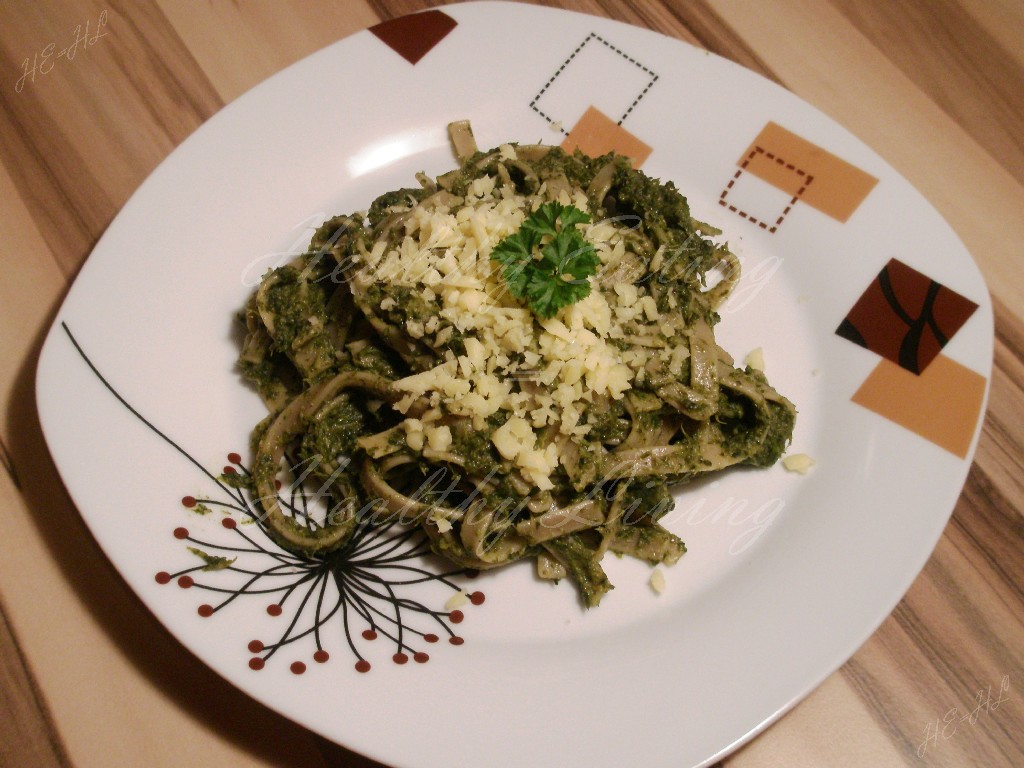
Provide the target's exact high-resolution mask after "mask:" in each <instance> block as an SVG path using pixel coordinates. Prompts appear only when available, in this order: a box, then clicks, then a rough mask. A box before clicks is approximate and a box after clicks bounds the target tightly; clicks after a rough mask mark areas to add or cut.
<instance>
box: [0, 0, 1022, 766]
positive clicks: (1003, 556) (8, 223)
mask: <svg viewBox="0 0 1024 768" xmlns="http://www.w3.org/2000/svg"><path fill="white" fill-rule="evenodd" d="M435 4H436V3H433V2H429V1H428V0H355V1H353V2H348V1H346V2H338V1H337V0H334V1H333V2H327V1H326V0H317V1H315V2H301V3H299V2H296V3H294V4H288V3H284V2H274V1H273V0H263V1H262V2H246V3H241V4H237V3H228V2H213V3H192V2H186V1H185V0H139V2H131V3H126V2H117V3H110V4H109V5H108V4H106V3H104V2H103V1H102V0H49V1H48V2H46V3H39V2H36V0H5V2H4V3H3V5H2V7H0V61H2V67H0V103H2V105H3V109H2V110H0V204H2V215H0V265H2V272H0V274H2V276H3V278H2V280H0V313H2V318H0V356H2V359H3V365H2V366H0V388H2V395H3V402H4V418H3V419H2V420H0V439H2V442H0V463H2V468H3V470H4V471H2V472H0V514H2V515H3V536H2V537H0V765H3V766H17V767H18V768H21V767H22V766H50V765H77V766H105V767H107V766H129V765H140V764H145V765H148V766H185V765H230V766H242V765H245V766H249V765H274V766H294V767H296V768H298V767H299V766H323V765H346V766H368V765H372V763H371V762H369V761H367V760H365V759H364V758H361V757H359V756H356V755H354V754H352V753H350V752H347V751H346V750H344V749H342V748H340V747H337V746H334V745H331V744H329V743H327V742H325V741H324V740H322V739H320V738H319V737H317V736H315V735H313V734H311V733H309V732H308V731H306V730H304V729H303V728H302V727H300V726H298V725H296V724H294V723H292V722H290V721H287V720H285V719H283V718H281V717H279V716H277V715H276V714H274V713H272V712H270V711H269V710H267V709H265V708H264V707H263V706H261V705H259V704H257V703H255V702H253V701H251V700H250V699H248V698H247V697H246V696H245V695H243V694H242V693H240V692H238V691H237V690H235V689H234V688H232V687H230V686H229V685H228V684H226V683H224V682H223V681H222V680H221V679H220V678H219V677H218V676H217V675H216V674H214V673H213V672H211V671H210V670H209V669H207V668H206V667H205V666H204V665H202V664H201V663H199V662H198V661H197V660H196V659H195V658H193V657H192V656H191V655H190V654H189V653H188V652H187V651H185V650H184V649H183V648H182V647H180V646H179V645H178V644H177V643H176V642H175V641H173V640H172V639H171V638H170V636H169V635H168V634H167V633H166V632H165V630H164V629H163V628H162V627H161V626H159V625H158V624H157V623H156V621H155V620H154V619H153V618H152V617H151V616H150V614H149V613H148V612H147V611H146V609H145V608H143V606H142V605H141V603H140V602H139V601H138V600H137V599H136V598H135V597H134V595H133V594H132V593H131V592H130V591H129V590H128V588H127V587H126V586H125V585H124V583H122V581H121V579H120V578H119V576H118V574H117V573H116V572H115V571H114V569H113V568H112V567H111V565H110V564H109V563H108V561H107V560H106V558H105V557H104V556H103V555H102V554H101V552H100V551H99V549H98V548H97V546H96V544H95V543H94V542H93V539H92V538H91V536H90V535H89V533H88V532H87V531H86V529H85V527H84V525H83V523H82V521H81V519H80V518H79V516H78V513H77V511H76V510H75V508H74V507H73V505H72V504H71V502H70V501H69V499H68V496H67V495H66V493H65V491H64V489H63V488H62V486H61V483H60V481H59V480H58V478H57V475H56V472H55V469H54V467H53V464H52V462H51V460H50V457H49V454H48V453H47V450H46V447H45V445H44V443H43V439H42V436H41V433H40V429H39V424H38V419H37V416H36V406H35V400H34V395H33V386H34V374H35V361H36V357H37V354H38V352H39V346H40V343H41V341H42V338H43V335H44V333H45V331H46V329H47V328H48V326H49V324H50V322H51V321H52V319H53V317H54V315H55V312H56V310H57V308H58V306H59V304H60V302H61V300H62V298H63V296H64V293H65V291H66V290H67V287H68V285H69V283H70V282H71V280H72V279H73V278H74V276H75V273H76V271H77V270H78V268H79V267H80V265H81V264H82V262H83V261H84V260H85V259H86V257H87V256H88V254H89V252H90V249H91V248H92V247H93V245H94V244H95V243H96V240H97V238H98V237H99V236H100V234H101V233H102V232H103V230H104V229H105V228H106V227H107V225H108V224H109V223H110V221H111V220H112V219H113V217H114V216H115V215H116V214H117V212H118V210H119V209H120V208H121V207H122V205H123V204H124V203H125V201H126V200H127V199H128V197H129V196H130V195H131V194H132V193H133V192H134V191H135V189H136V188H137V187H138V186H139V184H140V183H141V182H142V181H143V179H145V177H146V176H147V174H149V173H150V172H151V171H152V170H153V168H154V167H155V166H156V165H157V163H159V162H160V161H161V160H162V159H164V157H166V156H167V155H168V153H170V152H171V151H172V150H173V149H174V148H175V147H176V146H177V145H178V144H179V143H180V142H181V141H182V140H184V139H185V138H186V137H187V136H188V135H189V133H190V132H192V131H193V130H194V129H195V128H196V127H198V126H199V125H200V124H201V123H202V122H203V121H204V120H206V119H207V118H209V117H210V116H211V115H213V114H214V113H215V112H216V111H217V110H219V109H220V108H221V107H223V106H224V105H225V104H227V103H228V102H230V101H231V100H232V99H234V98H235V97H237V96H239V95H240V94H241V93H242V92H244V91H245V90H246V89H248V88H250V87H251V86H253V85H255V84H257V83H259V82H260V81H261V80H263V79H264V78H267V77H269V76H270V75H272V74H274V73H275V72H276V71H278V70H280V69H281V68H282V67H284V66H286V65H287V64H290V63H291V62H293V61H295V60H297V59H299V58H301V57H303V56H305V55H307V54H309V53H311V52H313V51H315V50H317V49H318V48H320V47H322V46H324V45H327V44H329V43H332V42H334V41H335V40H338V39H339V38H342V37H345V36H346V35H349V34H351V33H353V32H355V31H357V30H359V29H361V28H364V27H367V26H370V25H372V24H375V23H377V22H378V21H379V20H382V19H388V18H392V17H395V16H398V15H402V14H404V13H407V12H411V11H415V10H420V9H423V8H426V7H429V6H432V5H435ZM547 4H549V5H558V6H560V7H563V8H570V9H575V10H581V11H586V12H590V13H594V14H598V15H605V16H610V17H612V18H616V19H619V20H622V21H626V22H630V23H633V24H637V25H640V26H644V27H649V28H651V29H655V30H658V31H660V32H663V33H665V34H668V35H671V36H674V37H677V38H680V39H682V40H686V41H688V42H691V43H693V44H695V45H698V46H703V47H705V48H707V49H709V50H711V51H713V52H715V53H718V54H721V55H723V56H725V57H727V58H730V59H733V60H734V61H737V62H739V63H740V64H743V65H744V66H747V67H749V68H751V69H753V70H755V71H756V72H759V73H761V74H762V75H764V76H766V77H768V78H770V79H772V80H774V81H776V82H778V83H781V84H782V85H784V86H785V87H787V88H789V89H790V90H792V91H794V92H795V93H796V94H798V95H799V96H801V97H802V98H804V99H805V100H807V101H809V102H810V103H811V104H813V105H815V106H816V107H818V108H819V109H821V110H823V111H824V112H826V113H827V114H829V115H830V116H832V117H833V118H835V119H836V120H838V121H839V122H840V123H842V124H843V125H845V126H846V127H848V128H849V129H850V130H852V131H853V132H854V133H855V134H857V135H858V136H859V137H860V138H862V139H863V140H864V141H865V142H867V144H869V145H870V146H871V147H873V148H874V149H875V150H876V151H877V152H879V153H880V154H881V155H882V156H883V157H884V158H885V159H886V160H888V161H889V162H890V163H891V164H892V165H893V166H895V167H896V169H897V170H899V171H900V172H901V173H903V174H904V175H905V176H906V177H907V178H908V179H909V180H910V181H911V182H912V183H913V184H914V185H915V186H917V188H918V189H920V190H921V192H922V193H923V194H924V195H925V197H927V198H928V199H929V200H930V201H931V202H932V203H933V204H934V205H935V206H936V207H937V208H938V209H939V211H940V212H941V213H942V215H943V216H944V217H945V218H946V219H947V220H948V221H949V222H950V223H951V224H952V226H953V228H954V229H955V230H956V231H957V233H958V234H959V235H960V237H961V238H962V239H963V240H964V242H965V243H966V245H967V247H968V249H969V250H970V251H971V252H972V253H973V255H974V257H975V259H976V260H977V261H978V263H979V265H980V267H981V269H982V271H983V273H984V274H985V277H986V279H987V281H988V284H989V287H990V289H991V292H992V298H993V301H994V305H995V317H996V352H995V369H994V371H993V377H992V382H991V398H990V402H989V410H988V414H987V417H986V422H985V427H984V433H983V435H982V437H981V442H980V445H979V447H978V450H977V455H976V457H975V462H974V465H973V467H972V469H971V472H970V475H969V477H968V480H967V484H966V487H965V489H964V492H963V494H962V496H961V498H960V500H959V502H958V503H957V505H956V509H955V511H954V513H953V518H952V520H951V522H950V523H949V525H948V527H947V529H946V532H945V534H944V536H943V537H942V539H941V541H940V542H939V544H938V547H937V549H936V550H935V553H934V555H933V556H932V558H931V560H930V561H929V562H928V564H927V566H926V567H925V569H924V571H923V573H922V574H921V575H920V576H919V577H918V579H917V580H916V582H915V583H914V585H913V586H912V587H911V589H910V591H909V592H908V594H907V595H906V597H905V598H904V600H903V601H902V602H901V603H900V604H899V606H898V607H897V608H896V610H895V611H894V612H893V613H892V615H891V616H890V617H889V618H888V620H886V622H885V623H884V624H883V625H882V627H881V628H880V629H879V630H878V631H877V632H876V633H875V634H874V636H873V637H872V638H871V639H870V640H869V641H868V642H867V643H865V644H864V646H863V647H862V648H861V649H860V650H859V651H858V652H857V653H856V655H855V656H854V657H853V658H852V659H850V661H849V662H848V663H847V664H845V665H844V666H843V667H842V669H840V670H839V671H838V672H836V673H835V674H833V675H832V676H831V677H830V678H828V679H827V680H826V682H825V683H824V684H823V685H822V686H821V687H820V688H818V689H817V690H816V691H815V692H814V693H812V694H811V695H810V696H809V697H808V698H807V699H806V700H805V701H803V702H802V703H800V704H799V705H797V706H796V707H795V709H793V710H792V712H790V713H789V714H788V715H786V716H785V717H784V718H782V720H781V721H779V722H778V723H777V724H775V725H773V726H772V727H770V728H769V729H768V730H767V731H766V732H765V733H764V734H763V735H761V736H760V737H758V738H757V739H755V740H754V741H753V742H752V743H750V744H748V745H747V746H745V747H743V748H742V749H740V750H739V751H738V752H737V753H735V754H734V755H732V756H731V757H729V758H727V759H725V760H724V761H722V763H721V765H725V766H729V768H746V767H748V766H750V767H754V766H769V765H771V766H777V765H785V766H787V767H788V768H795V767H796V766H824V765H827V766H833V767H836V766H966V765H972V766H973V765H984V766H1020V765H1024V738H1022V734H1024V591H1022V586H1024V550H1022V545H1024V536H1022V531H1024V526H1022V521H1021V513H1020V507H1021V504H1022V502H1024V480H1022V478H1024V467H1022V453H1024V415H1022V414H1024V390H1022V386H1024V360H1022V353H1024V245H1022V244H1024V140H1022V137H1024V4H1021V3H1020V2H1019V1H1018V0H934V1H931V0H902V1H901V2H891V1H890V0H871V2H860V0H778V1H777V2H770V3H769V2H760V1H759V0H686V1H684V0H634V1H633V2H614V1H613V0H556V2H552V3H547ZM98 33H102V34H101V35H99V36H98ZM83 35H84V37H83ZM75 40H78V41H79V44H78V45H77V47H76V48H75V50H74V51H73V54H74V55H73V56H72V55H67V54H65V55H64V56H57V55H56V52H57V51H59V50H60V49H61V48H64V47H66V46H69V45H71V44H72V43H74V42H75ZM979 692H980V693H979ZM988 695H990V696H991V699H990V700H989V701H990V703H995V702H996V701H997V700H999V699H1002V701H1001V703H1000V705H999V706H998V707H993V706H989V707H984V708H978V702H979V701H981V702H982V703H984V702H985V697H986V696H988ZM979 696H981V699H979V698H978V697H979ZM972 710H974V712H973V716H970V717H968V718H967V719H965V720H961V717H962V716H963V715H965V714H968V715H969V714H971V713H972Z"/></svg>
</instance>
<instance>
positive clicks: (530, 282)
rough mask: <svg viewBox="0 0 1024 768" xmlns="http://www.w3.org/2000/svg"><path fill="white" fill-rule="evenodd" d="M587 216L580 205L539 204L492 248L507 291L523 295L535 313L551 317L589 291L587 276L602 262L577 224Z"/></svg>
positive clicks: (522, 298) (586, 218)
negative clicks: (520, 224)
mask: <svg viewBox="0 0 1024 768" xmlns="http://www.w3.org/2000/svg"><path fill="white" fill-rule="evenodd" d="M589 221H590V216H589V215H588V214H586V213H584V212H583V211H581V210H580V209H579V208H576V207H575V206H572V205H562V204H561V203H554V202H552V203H544V205H542V206H541V207H540V208H538V209H537V210H536V212H534V213H532V214H531V215H530V216H528V217H527V219H526V220H525V221H524V222H523V224H522V226H521V227H520V228H519V231H518V232H516V233H515V234H514V235H509V236H508V237H506V238H505V239H504V240H502V241H501V242H500V243H498V244H497V245H496V246H494V248H493V249H492V250H491V258H492V259H494V260H495V261H498V262H500V263H501V264H502V270H501V276H502V278H504V280H505V285H506V286H508V290H509V292H510V293H511V294H512V295H513V296H515V297H516V298H517V299H520V300H524V301H526V302H527V304H529V306H530V309H532V310H533V311H534V314H536V315H537V316H538V317H542V318H545V319H546V318H549V317H553V316H554V315H555V313H556V312H558V310H560V309H561V308H562V307H567V306H569V305H570V304H575V303H576V302H577V301H579V300H580V299H585V298H586V297H587V296H589V295H590V280H589V279H588V278H590V277H591V276H592V275H594V274H596V273H597V267H598V265H599V264H600V263H601V262H600V259H598V257H597V253H596V252H595V251H594V247H593V246H592V245H591V244H590V243H588V242H587V241H586V240H585V239H584V237H583V235H582V233H581V232H580V231H579V230H578V229H576V225H577V224H586V223H588V222H589Z"/></svg>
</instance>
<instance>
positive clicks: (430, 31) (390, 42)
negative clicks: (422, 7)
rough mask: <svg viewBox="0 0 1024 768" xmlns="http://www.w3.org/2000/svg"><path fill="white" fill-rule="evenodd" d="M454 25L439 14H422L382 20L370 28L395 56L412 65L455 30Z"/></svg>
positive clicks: (444, 15)
mask: <svg viewBox="0 0 1024 768" xmlns="http://www.w3.org/2000/svg"><path fill="white" fill-rule="evenodd" d="M456 24H457V22H456V21H455V19H453V18H452V17H451V16H449V15H448V14H446V13H444V12H442V11H437V10H433V11H424V12H423V13H412V14H409V15H408V16H399V17H398V18H397V19H390V20H388V21H382V22H381V23H380V24H376V25H374V26H372V27H370V31H371V32H372V33H373V34H375V35H376V36H377V37H379V38H380V39H381V40H382V41H384V43H385V44H387V46H388V47H389V48H391V49H392V50H393V51H394V52H395V53H397V54H398V55H399V56H401V57H402V58H403V59H405V60H406V61H408V62H409V63H410V64H416V63H417V62H418V61H419V60H420V59H422V58H423V57H424V56H426V55H427V53H429V52H430V50H431V49H432V48H433V47H434V46H435V45H437V44H438V43H440V42H441V41H442V40H443V39H444V37H445V35H447V34H448V33H449V32H451V31H452V30H453V29H455V26H456Z"/></svg>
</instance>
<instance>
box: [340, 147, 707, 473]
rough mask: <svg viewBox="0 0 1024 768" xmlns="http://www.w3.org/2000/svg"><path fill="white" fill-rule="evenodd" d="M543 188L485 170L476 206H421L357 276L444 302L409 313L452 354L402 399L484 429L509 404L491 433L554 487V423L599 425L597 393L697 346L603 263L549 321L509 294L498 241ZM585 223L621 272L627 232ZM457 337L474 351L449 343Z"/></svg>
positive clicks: (579, 432) (674, 363) (575, 427)
mask: <svg viewBox="0 0 1024 768" xmlns="http://www.w3.org/2000/svg"><path fill="white" fill-rule="evenodd" d="M499 151H500V153H501V156H502V157H503V158H506V159H514V158H515V148H514V147H513V146H511V145H504V146H502V147H501V148H500V150H499ZM538 194H539V197H535V198H533V199H528V198H526V197H524V196H522V195H519V194H517V193H515V192H513V191H511V190H510V189H508V188H506V187H500V186H496V180H495V178H493V177H486V176H485V177H481V178H478V179H476V180H474V181H473V182H471V183H470V185H469V189H468V192H467V202H468V203H470V205H465V206H462V207H458V206H457V205H455V204H451V205H450V204H448V203H438V204H435V205H419V206H417V207H415V208H413V209H412V210H411V212H410V213H409V215H408V217H407V219H406V220H405V222H404V224H403V225H402V226H403V229H402V230H400V231H402V233H403V236H402V238H401V241H400V242H399V243H398V244H397V246H395V247H393V248H390V249H388V248H387V247H386V246H384V245H383V244H382V243H377V244H375V245H374V247H373V248H372V250H370V251H369V252H366V253H364V254H363V258H364V259H365V263H364V264H363V265H362V266H361V268H360V270H359V273H358V274H357V278H356V284H355V285H354V287H355V289H356V290H359V289H360V288H361V287H368V286H370V285H371V284H373V283H375V282H388V283H390V284H391V285H394V286H403V287H408V288H409V289H411V290H412V292H413V294H414V295H416V296H418V297H419V298H421V299H422V300H423V301H427V302H429V303H430V304H433V305H434V306H436V307H437V314H436V316H431V317H430V318H429V319H427V320H425V321H423V322H419V321H414V320H410V321H407V322H406V328H405V330H406V331H407V332H408V335H409V336H410V337H411V338H413V339H418V340H420V342H421V343H426V344H428V345H429V346H431V347H432V348H433V349H435V350H437V351H438V352H444V353H445V358H446V359H445V361H444V362H442V363H440V364H439V365H437V366H435V367H434V368H432V369H430V370H427V371H424V372H421V373H417V374H415V375H412V376H408V377H406V378H404V379H401V380H399V381H398V382H396V383H395V387H396V388H397V389H398V390H400V391H402V392H405V393H406V395H407V396H406V397H404V398H402V399H401V400H399V401H398V403H396V406H395V407H396V408H398V410H399V411H401V412H405V411H407V409H408V408H409V406H410V405H412V403H413V402H414V401H416V400H417V399H418V398H421V397H424V396H426V397H427V398H428V400H429V403H430V405H431V406H436V407H441V408H443V409H444V410H445V411H446V412H448V413H453V414H456V415H460V416H466V417H470V418H472V419H473V426H474V428H476V429H483V428H484V427H485V425H486V423H485V422H486V419H487V418H488V417H490V416H492V415H494V414H495V413H497V412H498V411H505V412H507V414H508V419H507V421H506V422H505V424H504V425H503V426H502V427H500V428H499V429H497V430H495V432H494V433H493V437H492V441H493V443H494V445H495V447H496V448H497V450H498V451H499V453H500V454H501V455H502V457H503V458H505V459H506V460H508V461H510V462H512V463H513V464H514V465H515V466H516V467H518V468H519V470H520V471H521V474H522V475H523V476H524V477H525V478H526V479H527V480H528V481H529V482H531V483H532V484H533V485H534V486H535V487H537V488H539V489H541V490H544V489H548V488H551V487H552V484H551V481H550V479H549V477H550V475H551V473H552V472H553V471H554V470H555V468H556V467H557V466H558V461H559V457H558V450H557V448H556V447H555V445H554V444H548V445H545V446H541V445H538V432H539V431H540V430H546V429H548V428H549V427H551V426H556V427H557V432H558V434H560V435H564V436H567V437H568V438H569V439H576V440H581V439H582V438H583V437H585V436H586V435H587V434H588V432H589V431H590V430H591V425H590V423H589V422H588V418H587V416H586V414H588V412H589V411H590V405H591V404H592V403H593V402H594V400H595V398H597V397H609V398H611V399H614V400H618V399H621V398H622V397H624V396H625V393H626V392H627V391H628V390H629V389H630V388H632V386H633V385H634V383H639V382H642V381H643V377H644V375H645V371H644V368H645V366H646V365H647V364H648V363H649V362H650V361H651V360H652V359H654V358H655V357H656V358H657V359H659V360H661V361H663V362H664V363H665V364H666V365H669V366H670V369H671V370H672V371H675V372H678V371H679V370H681V367H682V365H683V362H684V361H685V360H686V358H687V357H688V356H689V340H688V336H687V333H688V332H687V330H686V329H685V328H682V327H679V328H677V327H675V326H674V325H673V324H672V322H671V316H670V315H664V316H663V315H662V314H661V313H660V312H659V310H658V307H657V304H656V302H655V300H654V298H653V297H652V296H650V295H648V294H647V293H646V289H642V288H639V287H638V286H636V285H634V284H632V282H630V281H629V279H628V278H627V279H625V280H623V281H622V282H617V283H615V284H614V285H604V284H602V282H601V279H600V278H601V274H600V273H599V275H598V277H596V278H594V279H593V282H592V286H593V288H592V290H591V293H590V295H589V296H587V297H586V298H585V299H583V300H581V301H579V302H577V303H575V304H573V305H571V306H568V307H566V308H564V309H562V310H561V311H559V312H558V314H557V315H555V316H554V317H552V318H550V319H545V320H541V319H539V318H537V317H536V316H535V315H534V314H533V313H532V312H531V311H530V310H529V309H527V308H526V307H524V306H523V305H522V304H521V303H520V302H519V301H517V300H516V299H515V298H514V297H512V296H511V295H509V293H508V292H507V289H506V287H505V283H504V280H503V278H502V276H501V272H500V265H498V264H497V263H495V262H492V261H491V259H490V252H491V249H492V248H493V247H494V246H495V245H497V243H499V242H500V241H501V240H502V239H504V238H505V237H507V236H509V235H511V234H513V233H515V232H516V231H517V230H518V229H519V227H520V225H521V224H522V222H523V220H524V218H525V217H526V216H528V215H529V214H530V212H531V210H532V207H535V206H538V205H540V198H543V197H544V195H545V194H546V193H545V188H544V187H543V186H542V188H541V191H540V192H539V193H538ZM549 197H555V198H556V199H560V200H561V201H562V202H563V204H572V205H575V206H576V207H578V208H580V209H581V210H586V209H587V208H588V204H587V200H586V196H585V194H584V193H583V192H582V191H581V190H576V191H574V192H573V194H572V195H571V196H570V195H569V194H568V193H567V192H566V190H564V189H562V190H559V193H558V194H557V195H549ZM563 198H564V199H563ZM453 208H454V210H453ZM581 226H582V225H581ZM581 231H583V233H584V236H585V238H586V239H587V241H588V242H589V243H590V244H591V245H592V246H593V247H594V250H595V252H596V253H597V255H598V257H599V258H600V260H601V262H602V272H603V273H606V274H615V272H614V270H615V268H616V266H617V265H619V263H620V262H621V261H622V260H623V259H624V258H625V257H626V250H625V240H624V237H623V232H622V231H620V230H619V229H618V228H617V227H616V225H615V224H614V223H611V222H608V221H603V222H597V223H593V224H590V225H589V226H586V227H585V229H582V230H581ZM393 307H394V302H393V300H389V299H385V300H384V301H383V302H382V303H381V308H382V310H384V309H388V308H393ZM456 337H458V338H460V339H461V340H462V343H463V346H464V350H465V354H460V355H454V354H452V353H451V352H450V351H448V345H449V344H450V343H451V341H452V340H453V339H454V338H456ZM666 339H672V342H671V343H670V344H666V341H665V340H666ZM616 340H622V341H623V342H624V343H620V344H616V343H615V342H616ZM622 347H626V348H625V349H623V348H622ZM402 428H403V429H404V431H405V433H406V444H407V445H408V446H409V448H411V449H412V450H416V451H419V450H423V449H424V447H426V449H428V450H433V451H444V450H445V449H446V448H447V447H449V446H450V445H451V439H452V436H451V432H450V431H448V430H447V428H434V429H433V431H432V430H431V429H430V428H427V427H425V426H424V425H423V424H422V423H420V422H418V420H416V419H408V420H407V421H406V422H404V423H403V425H402ZM442 430H444V431H442Z"/></svg>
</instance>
